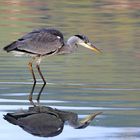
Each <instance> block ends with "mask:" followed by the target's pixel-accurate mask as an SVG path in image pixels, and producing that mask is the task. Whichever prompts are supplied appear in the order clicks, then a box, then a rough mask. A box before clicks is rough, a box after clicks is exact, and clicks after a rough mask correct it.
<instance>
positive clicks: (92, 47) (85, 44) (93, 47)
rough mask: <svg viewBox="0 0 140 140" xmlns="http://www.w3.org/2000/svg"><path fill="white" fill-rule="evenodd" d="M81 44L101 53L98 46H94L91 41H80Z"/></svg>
mask: <svg viewBox="0 0 140 140" xmlns="http://www.w3.org/2000/svg"><path fill="white" fill-rule="evenodd" d="M80 45H81V46H83V47H85V48H88V49H90V50H92V51H94V52H96V53H102V52H101V51H100V50H99V49H98V48H96V47H95V46H94V45H93V44H92V43H84V42H83V43H80Z"/></svg>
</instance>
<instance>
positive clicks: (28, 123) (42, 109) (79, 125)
mask: <svg viewBox="0 0 140 140" xmlns="http://www.w3.org/2000/svg"><path fill="white" fill-rule="evenodd" d="M101 113H102V112H96V113H91V114H89V115H87V116H86V117H85V118H83V119H79V117H78V114H77V113H74V112H69V111H63V110H58V109H54V108H51V107H47V106H34V107H29V108H28V110H19V111H16V112H15V113H7V114H6V115H4V119H5V120H7V121H8V122H9V123H11V124H14V125H18V126H20V127H21V128H23V129H24V130H25V131H27V132H28V133H30V134H32V135H35V136H40V137H53V136H56V135H58V134H60V133H61V132H62V130H63V127H64V123H65V122H68V124H69V125H70V126H72V127H73V128H75V129H83V128H86V127H87V126H89V125H90V123H91V122H92V121H93V120H94V118H95V117H96V116H97V115H100V114H101Z"/></svg>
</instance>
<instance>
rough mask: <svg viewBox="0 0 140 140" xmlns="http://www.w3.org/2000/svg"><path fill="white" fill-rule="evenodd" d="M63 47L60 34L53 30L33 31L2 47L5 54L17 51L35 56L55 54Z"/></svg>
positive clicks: (62, 39)
mask: <svg viewBox="0 0 140 140" xmlns="http://www.w3.org/2000/svg"><path fill="white" fill-rule="evenodd" d="M63 45H64V38H63V35H62V33H61V32H59V31H58V30H55V29H45V28H43V29H38V30H34V31H32V32H30V33H28V34H26V35H25V36H23V37H22V38H20V39H18V40H17V41H14V42H13V43H11V44H10V45H8V46H6V47H4V50H5V51H7V52H10V51H19V52H25V53H29V54H35V55H39V56H40V55H41V56H42V55H47V54H51V53H54V52H57V51H58V50H59V49H60V48H61V47H62V46H63Z"/></svg>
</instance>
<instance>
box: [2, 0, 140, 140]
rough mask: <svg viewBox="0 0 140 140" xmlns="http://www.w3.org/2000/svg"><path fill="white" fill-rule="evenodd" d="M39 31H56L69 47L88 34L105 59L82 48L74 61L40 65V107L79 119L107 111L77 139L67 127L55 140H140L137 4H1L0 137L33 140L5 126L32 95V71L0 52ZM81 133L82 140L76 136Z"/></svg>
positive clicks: (83, 0)
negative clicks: (74, 114)
mask: <svg viewBox="0 0 140 140" xmlns="http://www.w3.org/2000/svg"><path fill="white" fill-rule="evenodd" d="M41 27H45V28H49V27H51V28H56V29H59V30H60V31H62V33H63V34H64V37H65V40H67V39H68V38H69V37H70V36H72V35H75V34H85V35H86V36H88V38H89V39H90V40H91V41H92V42H93V44H94V45H95V46H96V47H97V48H99V49H100V50H102V52H103V53H102V54H101V55H98V54H95V53H93V52H91V51H90V50H87V49H85V48H83V47H80V46H79V48H78V50H77V52H75V53H74V54H70V55H66V56H52V57H46V59H44V60H43V62H42V63H41V68H42V71H43V74H44V76H45V77H46V79H47V86H46V87H45V89H44V91H43V93H42V96H41V103H42V105H46V106H52V107H56V108H58V109H64V110H70V111H73V112H77V113H78V114H80V117H81V118H82V117H83V116H84V115H87V114H89V113H91V112H96V111H103V114H102V115H100V116H98V117H97V119H95V121H94V122H93V123H92V126H91V127H90V128H89V129H88V128H87V129H85V130H82V131H81V130H78V131H76V132H75V130H73V129H71V128H69V127H68V126H66V130H64V132H63V134H61V135H60V136H58V137H57V138H56V139H61V140H62V139H78V138H80V139H82V138H83V139H84V140H85V139H93V138H94V139H99V138H102V139H105V138H111V139H113V138H114V139H119V138H122V139H125V138H126V139H128V138H130V139H131V138H132V139H138V138H139V137H140V117H139V116H140V46H139V44H140V29H139V27H140V1H139V0H133V1H132V0H117V1H114V0H76V1H75V0H71V1H69V0H61V1H57V0H53V1H52V0H39V1H38V0H0V49H1V51H0V116H1V117H0V120H1V122H2V124H3V125H2V127H1V128H0V131H1V132H2V135H0V137H1V138H3V140H4V139H10V137H9V136H13V132H12V131H13V128H14V129H15V130H16V131H14V133H15V135H14V136H13V137H15V139H16V138H17V139H18V137H17V136H16V135H18V134H20V135H23V134H24V136H25V137H24V136H23V137H24V138H26V137H27V138H28V137H30V139H34V137H33V136H31V135H27V134H26V133H22V130H21V129H19V128H17V127H15V126H11V125H10V124H8V123H7V122H5V121H4V120H3V119H2V115H3V114H5V113H6V112H8V111H11V112H12V111H15V110H17V109H19V108H25V109H26V108H27V107H28V105H29V102H28V100H27V97H28V95H29V92H30V90H31V87H32V77H31V74H30V73H29V71H28V67H27V64H28V61H29V60H30V58H29V57H26V56H23V57H14V56H13V55H12V54H11V53H10V54H8V53H6V52H4V51H3V50H2V48H3V47H4V46H6V45H7V44H9V43H11V42H12V41H14V40H16V39H18V38H19V37H21V36H22V35H24V34H25V33H27V32H30V31H32V30H33V29H35V28H41ZM37 78H38V81H39V82H38V85H37V86H36V90H35V94H34V95H36V94H37V93H38V91H39V90H40V88H41V84H42V83H41V81H40V79H39V78H40V77H39V76H37ZM34 98H36V96H34ZM9 126H11V127H9ZM96 127H97V129H96ZM93 130H94V131H95V132H94V133H93ZM96 130H97V131H96ZM18 131H20V133H18ZM67 131H68V133H67ZM69 131H72V133H73V134H74V135H73V136H71V135H70V134H69ZM103 131H104V133H103ZM80 132H83V133H84V134H85V136H81V135H80V134H79V135H77V134H78V133H80ZM86 134H87V135H86ZM18 136H19V135H18ZM19 138H20V136H19ZM20 139H21V138H20Z"/></svg>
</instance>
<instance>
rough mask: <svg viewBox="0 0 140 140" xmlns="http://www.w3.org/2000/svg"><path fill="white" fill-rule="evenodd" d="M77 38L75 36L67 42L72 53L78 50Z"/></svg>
mask: <svg viewBox="0 0 140 140" xmlns="http://www.w3.org/2000/svg"><path fill="white" fill-rule="evenodd" d="M77 42H78V40H77V38H76V37H75V36H72V37H70V38H69V39H68V41H67V44H66V45H67V46H68V47H69V48H70V50H71V52H73V51H75V50H76V48H77Z"/></svg>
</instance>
